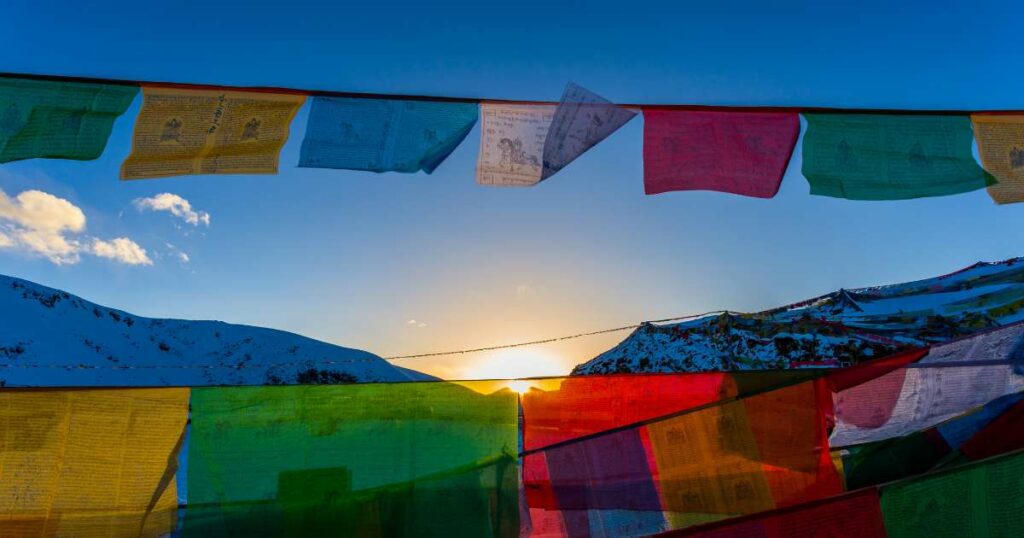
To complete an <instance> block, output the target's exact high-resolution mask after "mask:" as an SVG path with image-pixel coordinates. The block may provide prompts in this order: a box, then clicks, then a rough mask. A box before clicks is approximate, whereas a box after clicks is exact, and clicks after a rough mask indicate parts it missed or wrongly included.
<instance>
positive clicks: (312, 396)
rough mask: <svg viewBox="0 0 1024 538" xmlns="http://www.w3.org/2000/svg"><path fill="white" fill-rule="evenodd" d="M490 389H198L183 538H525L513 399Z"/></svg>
mask: <svg viewBox="0 0 1024 538" xmlns="http://www.w3.org/2000/svg"><path fill="white" fill-rule="evenodd" d="M486 385H487V383H486V382H483V383H479V384H474V383H472V382H468V383H460V384H454V383H444V382H436V383H435V382H423V383H394V384H367V385H319V386H318V385H306V386H275V387H232V388H199V389H195V390H194V391H193V398H192V429H191V432H190V438H189V469H188V506H189V507H188V511H187V513H186V516H185V526H184V532H183V536H222V535H225V534H236V535H243V534H244V535H246V536H280V535H311V536H318V535H323V534H325V531H326V530H327V529H332V530H331V532H330V533H334V534H343V535H353V536H379V535H394V534H416V535H421V536H455V535H464V536H510V535H517V534H518V532H519V522H518V515H517V514H518V498H519V497H518V486H517V483H518V474H519V473H518V467H517V465H516V462H515V456H514V455H515V454H516V446H517V434H518V432H517V422H518V420H517V414H518V412H517V403H516V402H517V398H516V394H515V393H513V392H512V391H510V390H507V389H506V390H502V391H499V392H496V393H493V394H488V395H485V394H483V393H480V392H477V391H476V390H474V387H475V388H482V387H485V386H486Z"/></svg>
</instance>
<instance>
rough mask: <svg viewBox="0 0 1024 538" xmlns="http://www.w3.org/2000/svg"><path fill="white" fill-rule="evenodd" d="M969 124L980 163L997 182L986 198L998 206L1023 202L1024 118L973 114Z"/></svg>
mask: <svg viewBox="0 0 1024 538" xmlns="http://www.w3.org/2000/svg"><path fill="white" fill-rule="evenodd" d="M971 122H973V123H974V136H975V138H976V139H977V141H978V154H979V155H980V156H981V164H982V165H984V166H985V170H987V171H988V172H989V173H991V174H992V175H993V176H995V177H996V179H998V180H999V183H996V184H995V185H990V186H989V188H988V194H989V196H991V197H992V199H993V200H995V202H996V203H997V204H1012V203H1015V202H1024V116H1011V115H1001V114H974V115H972V116H971Z"/></svg>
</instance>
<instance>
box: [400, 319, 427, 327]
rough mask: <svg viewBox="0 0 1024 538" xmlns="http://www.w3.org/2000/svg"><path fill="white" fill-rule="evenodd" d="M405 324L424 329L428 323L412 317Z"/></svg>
mask: <svg viewBox="0 0 1024 538" xmlns="http://www.w3.org/2000/svg"><path fill="white" fill-rule="evenodd" d="M405 324H406V325H408V326H410V327H419V328H420V329H422V328H423V327H426V326H427V324H426V323H423V322H422V321H416V320H414V319H410V320H409V321H406V322H405Z"/></svg>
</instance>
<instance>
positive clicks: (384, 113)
mask: <svg viewBox="0 0 1024 538" xmlns="http://www.w3.org/2000/svg"><path fill="white" fill-rule="evenodd" d="M478 115H479V106H478V105H477V104H476V103H454V102H445V101H414V100H395V99H362V98H339V97H315V98H313V105H312V107H311V108H310V111H309V123H308V124H307V126H306V138H305V139H304V140H303V141H302V151H301V154H300V156H299V166H300V167H307V168H340V169H347V170H367V171H370V172H406V173H415V172H419V171H421V170H422V171H424V172H426V173H428V174H429V173H431V172H433V171H434V169H435V168H437V166H438V165H440V164H441V162H442V161H444V160H445V158H447V157H448V155H449V154H450V153H451V152H452V151H454V150H455V148H456V147H458V145H459V143H461V142H462V140H463V139H464V138H466V135H468V134H469V131H470V130H472V129H473V125H475V124H476V120H477V116H478Z"/></svg>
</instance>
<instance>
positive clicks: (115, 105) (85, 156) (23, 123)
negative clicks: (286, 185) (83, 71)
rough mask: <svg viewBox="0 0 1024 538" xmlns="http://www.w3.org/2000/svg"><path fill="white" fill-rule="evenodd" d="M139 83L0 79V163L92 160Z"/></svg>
mask: <svg viewBox="0 0 1024 538" xmlns="http://www.w3.org/2000/svg"><path fill="white" fill-rule="evenodd" d="M138 93H139V88H138V86H129V85H120V84H91V83H80V82H54V81H47V80H34V79H22V78H13V77H0V163H7V162H11V161H19V160H22V159H34V158H50V159H74V160H82V161H87V160H92V159H96V158H99V156H100V155H101V154H102V153H103V149H104V148H106V146H107V139H108V138H110V131H111V130H112V129H113V127H114V120H116V119H117V118H118V117H120V116H121V115H122V114H124V113H125V111H126V110H128V107H129V106H131V104H132V100H133V99H135V95H136V94H138Z"/></svg>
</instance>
